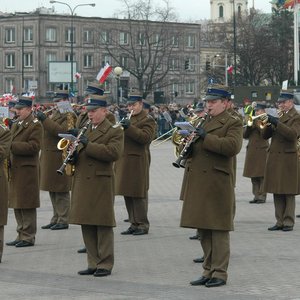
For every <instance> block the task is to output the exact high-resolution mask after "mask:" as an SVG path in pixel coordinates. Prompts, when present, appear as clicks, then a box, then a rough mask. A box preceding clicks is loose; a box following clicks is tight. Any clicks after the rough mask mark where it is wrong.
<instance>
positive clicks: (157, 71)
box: [102, 0, 180, 97]
mask: <svg viewBox="0 0 300 300" xmlns="http://www.w3.org/2000/svg"><path fill="white" fill-rule="evenodd" d="M122 2H123V4H124V6H125V11H124V12H123V15H124V17H125V20H126V22H125V24H126V25H125V26H124V20H122V27H118V25H117V24H116V28H115V29H114V30H112V31H111V32H110V40H109V43H104V45H102V47H103V48H104V49H103V50H104V51H106V52H107V53H108V54H109V55H110V56H111V58H112V60H113V62H114V63H115V64H116V65H118V66H121V67H122V68H123V69H124V70H126V71H128V72H129V73H130V74H131V76H133V77H134V78H135V79H136V84H137V86H135V88H137V89H138V90H139V91H140V92H142V93H143V96H144V97H146V96H147V95H148V94H149V93H150V92H151V91H153V90H155V89H156V88H157V87H164V86H166V85H167V84H168V82H166V80H165V78H166V75H167V74H168V72H169V70H170V64H169V60H170V58H171V57H172V54H173V50H174V47H175V46H176V44H177V41H178V39H179V37H180V32H178V30H177V24H176V23H172V22H171V21H174V20H175V14H174V13H173V9H172V8H171V7H170V6H169V3H168V1H165V0H164V1H162V2H163V4H164V6H163V7H153V3H152V2H153V1H152V0H137V1H135V2H133V3H132V2H130V1H129V0H122ZM120 34H122V38H120Z"/></svg>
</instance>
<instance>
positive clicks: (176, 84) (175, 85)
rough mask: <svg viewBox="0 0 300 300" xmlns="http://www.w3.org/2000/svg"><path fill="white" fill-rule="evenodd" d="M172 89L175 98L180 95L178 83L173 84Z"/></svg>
mask: <svg viewBox="0 0 300 300" xmlns="http://www.w3.org/2000/svg"><path fill="white" fill-rule="evenodd" d="M171 89H172V93H173V94H174V96H176V95H178V91H179V85H178V83H177V82H173V83H172V85H171Z"/></svg>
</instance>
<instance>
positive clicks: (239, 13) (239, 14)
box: [238, 5, 242, 18]
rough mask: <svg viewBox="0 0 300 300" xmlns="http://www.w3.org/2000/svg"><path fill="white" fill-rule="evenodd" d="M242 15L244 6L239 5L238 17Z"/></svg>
mask: <svg viewBox="0 0 300 300" xmlns="http://www.w3.org/2000/svg"><path fill="white" fill-rule="evenodd" d="M241 17H242V6H241V5H239V6H238V18H241Z"/></svg>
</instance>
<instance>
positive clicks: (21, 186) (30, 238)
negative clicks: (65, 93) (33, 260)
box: [6, 96, 43, 247]
mask: <svg viewBox="0 0 300 300" xmlns="http://www.w3.org/2000/svg"><path fill="white" fill-rule="evenodd" d="M15 109H16V114H17V116H18V121H17V122H15V123H14V124H13V126H12V129H11V134H12V144H11V151H10V182H9V196H8V199H9V207H10V208H13V209H14V213H15V217H16V221H17V233H18V235H17V238H16V239H15V240H14V241H12V242H8V243H6V245H8V246H16V247H28V246H33V245H34V243H35V235H36V223H37V218H36V208H37V207H39V206H40V189H39V151H40V149H41V141H42V136H43V129H42V125H41V124H40V122H39V121H38V120H37V119H35V118H34V117H33V115H32V99H31V98H30V97H25V96H21V97H20V98H19V100H18V102H17V103H16V105H15Z"/></svg>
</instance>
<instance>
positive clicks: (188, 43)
mask: <svg viewBox="0 0 300 300" xmlns="http://www.w3.org/2000/svg"><path fill="white" fill-rule="evenodd" d="M186 46H187V47H189V48H195V35H193V34H189V35H187V37H186Z"/></svg>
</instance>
